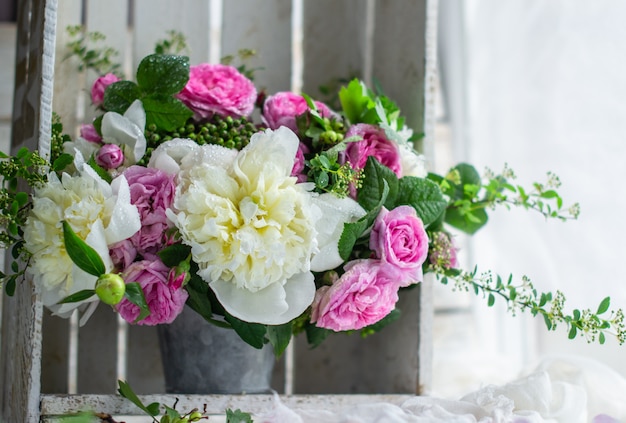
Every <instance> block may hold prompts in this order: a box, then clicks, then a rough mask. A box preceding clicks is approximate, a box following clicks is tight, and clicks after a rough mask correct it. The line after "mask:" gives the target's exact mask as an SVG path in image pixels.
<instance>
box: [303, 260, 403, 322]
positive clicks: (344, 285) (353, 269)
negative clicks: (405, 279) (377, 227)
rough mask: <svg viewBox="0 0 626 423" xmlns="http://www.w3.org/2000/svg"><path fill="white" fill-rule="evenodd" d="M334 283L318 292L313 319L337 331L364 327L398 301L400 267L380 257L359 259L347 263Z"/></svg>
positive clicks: (313, 306)
mask: <svg viewBox="0 0 626 423" xmlns="http://www.w3.org/2000/svg"><path fill="white" fill-rule="evenodd" d="M345 269H346V273H344V274H343V275H342V276H341V277H340V278H339V279H338V280H337V281H336V282H335V283H333V285H332V286H324V287H322V288H320V289H318V290H317V292H316V293H315V300H314V301H313V305H312V314H311V322H312V323H316V326H318V327H321V328H326V329H332V330H334V331H336V332H339V331H345V330H356V329H362V328H364V327H366V326H369V325H372V324H374V323H376V322H378V321H379V320H381V319H382V318H384V317H385V316H387V315H388V314H389V313H390V312H391V311H392V310H393V309H394V307H395V305H396V302H397V301H398V288H399V285H398V282H397V279H398V274H397V271H396V268H394V267H392V266H386V265H385V264H384V263H382V262H381V261H380V260H374V259H367V260H357V261H353V262H350V263H348V264H347V265H346V266H345Z"/></svg>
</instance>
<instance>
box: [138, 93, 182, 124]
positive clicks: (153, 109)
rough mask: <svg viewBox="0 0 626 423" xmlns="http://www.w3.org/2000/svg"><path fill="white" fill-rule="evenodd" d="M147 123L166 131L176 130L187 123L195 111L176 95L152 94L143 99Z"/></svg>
mask: <svg viewBox="0 0 626 423" xmlns="http://www.w3.org/2000/svg"><path fill="white" fill-rule="evenodd" d="M142 103H143V108H144V110H145V111H146V125H150V124H154V125H156V126H157V127H158V128H160V129H162V130H164V131H174V130H176V129H177V128H180V127H181V126H183V125H185V123H186V122H187V120H188V119H189V118H190V117H191V116H193V112H192V111H191V110H190V109H189V108H188V107H187V106H185V105H184V104H183V102H182V101H180V100H178V99H176V98H174V97H163V96H150V97H145V98H144V99H142Z"/></svg>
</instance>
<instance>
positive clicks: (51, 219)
mask: <svg viewBox="0 0 626 423" xmlns="http://www.w3.org/2000/svg"><path fill="white" fill-rule="evenodd" d="M79 157H80V155H79ZM79 163H80V160H79ZM80 168H81V170H82V172H80V173H79V174H77V175H75V176H70V175H69V174H67V173H64V174H63V175H62V176H61V179H59V178H58V177H57V175H56V174H55V173H50V175H49V176H48V183H47V184H46V185H44V186H43V187H41V188H39V189H36V190H35V193H34V196H33V208H32V211H31V213H30V216H29V218H28V220H27V222H26V225H25V227H24V240H25V246H26V249H27V250H28V251H29V252H30V253H31V254H32V257H31V261H30V265H29V267H28V272H29V273H30V274H31V275H32V276H33V279H34V282H35V283H36V284H37V285H38V286H39V287H40V289H41V293H42V300H43V304H44V305H45V306H47V307H48V308H49V309H51V310H52V311H53V312H54V313H55V314H58V315H61V316H63V317H69V315H70V314H71V313H72V312H73V311H74V310H75V309H76V308H77V307H79V306H81V305H83V304H85V303H88V302H94V301H96V300H97V297H95V296H94V297H91V298H89V299H88V300H85V301H82V302H78V303H68V304H57V303H58V302H59V301H60V300H61V299H63V298H65V297H67V296H68V295H71V294H74V293H76V292H78V291H81V290H84V289H94V286H95V282H96V279H97V277H96V276H92V275H89V274H87V273H86V272H84V271H82V270H81V269H79V268H78V267H77V266H76V265H75V264H74V263H73V262H72V260H71V259H70V257H69V256H68V254H67V251H66V250H65V244H64V241H63V227H62V222H63V221H67V222H68V223H69V224H70V226H71V227H72V229H73V230H74V232H76V234H77V235H78V236H79V237H80V238H81V239H83V240H84V241H85V242H86V243H87V244H88V245H90V246H91V247H92V248H94V249H95V250H96V251H97V252H98V253H99V255H100V257H101V258H102V259H103V261H104V264H105V267H106V270H107V271H110V270H111V269H112V267H113V265H112V263H111V259H110V256H109V245H111V244H114V243H116V242H118V241H121V240H123V239H126V238H129V237H131V236H132V235H133V234H134V233H135V232H137V231H138V230H139V228H140V227H141V222H140V219H139V212H138V211H137V208H136V207H135V206H133V205H132V204H131V203H130V190H129V187H128V183H127V182H126V179H125V178H123V177H119V178H117V179H116V180H114V181H113V183H112V184H111V185H109V184H107V183H106V182H105V181H104V180H102V179H101V178H100V177H99V176H98V175H97V174H96V173H95V172H93V170H92V169H91V168H89V167H88V166H85V165H84V164H82V165H81V166H80Z"/></svg>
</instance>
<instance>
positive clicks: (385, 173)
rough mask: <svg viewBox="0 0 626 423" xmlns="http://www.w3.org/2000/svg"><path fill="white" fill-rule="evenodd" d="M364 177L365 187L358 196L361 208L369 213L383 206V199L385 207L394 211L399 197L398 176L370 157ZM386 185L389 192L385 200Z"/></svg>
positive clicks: (364, 170) (364, 169)
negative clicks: (380, 205)
mask: <svg viewBox="0 0 626 423" xmlns="http://www.w3.org/2000/svg"><path fill="white" fill-rule="evenodd" d="M363 175H364V179H363V186H362V187H361V188H360V189H359V191H358V195H357V201H358V202H359V204H360V205H361V207H363V208H364V209H365V210H368V211H369V210H372V209H374V208H375V207H377V206H378V205H379V204H381V199H382V204H384V205H385V207H387V208H388V209H393V208H394V207H395V202H396V197H397V195H398V177H397V176H396V174H395V173H394V172H393V171H392V170H391V169H389V168H388V167H387V166H383V165H382V164H381V163H380V162H379V161H378V160H376V159H375V158H374V157H368V158H367V162H366V163H365V167H364V168H363ZM385 183H386V185H387V188H388V192H387V195H386V197H385V198H384V199H383V193H384V192H385Z"/></svg>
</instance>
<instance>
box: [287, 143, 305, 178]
mask: <svg viewBox="0 0 626 423" xmlns="http://www.w3.org/2000/svg"><path fill="white" fill-rule="evenodd" d="M308 152H309V148H308V147H307V146H306V144H304V143H302V142H301V143H300V146H299V147H298V151H296V158H295V160H294V162H293V168H292V169H291V176H295V177H297V178H298V182H306V181H307V180H308V177H307V176H306V174H305V173H302V171H303V170H304V162H305V159H304V154H305V153H308Z"/></svg>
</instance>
